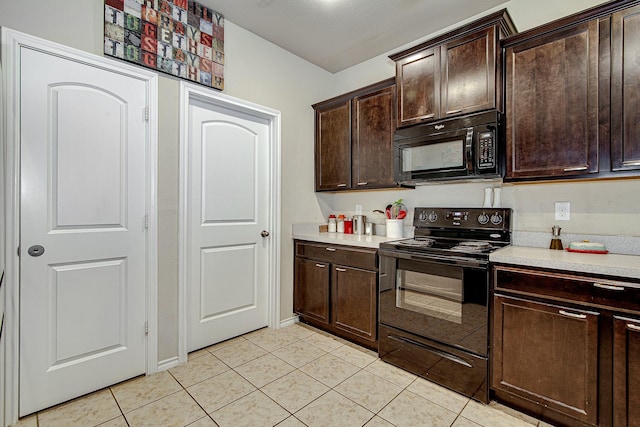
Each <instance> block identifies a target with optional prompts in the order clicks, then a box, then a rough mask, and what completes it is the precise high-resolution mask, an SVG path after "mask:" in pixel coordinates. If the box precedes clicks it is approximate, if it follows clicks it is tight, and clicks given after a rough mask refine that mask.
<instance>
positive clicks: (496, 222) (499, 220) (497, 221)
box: [491, 212, 502, 225]
mask: <svg viewBox="0 0 640 427" xmlns="http://www.w3.org/2000/svg"><path fill="white" fill-rule="evenodd" d="M501 223H502V216H501V215H500V214H499V213H498V212H496V213H494V214H493V215H491V224H493V225H499V224H501Z"/></svg>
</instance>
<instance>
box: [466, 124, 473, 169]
mask: <svg viewBox="0 0 640 427" xmlns="http://www.w3.org/2000/svg"><path fill="white" fill-rule="evenodd" d="M465 152H466V155H467V171H468V173H469V174H473V173H474V171H475V167H474V161H473V128H469V129H467V137H466V140H465Z"/></svg>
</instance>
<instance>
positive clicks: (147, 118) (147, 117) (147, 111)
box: [144, 105, 149, 122]
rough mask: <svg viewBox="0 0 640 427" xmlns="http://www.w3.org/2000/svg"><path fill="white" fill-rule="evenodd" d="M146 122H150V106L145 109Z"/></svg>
mask: <svg viewBox="0 0 640 427" xmlns="http://www.w3.org/2000/svg"><path fill="white" fill-rule="evenodd" d="M144 121H145V122H148V121H149V106H148V105H147V106H146V107H144Z"/></svg>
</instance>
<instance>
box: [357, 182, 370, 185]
mask: <svg viewBox="0 0 640 427" xmlns="http://www.w3.org/2000/svg"><path fill="white" fill-rule="evenodd" d="M367 184H368V182H359V183H358V185H367Z"/></svg>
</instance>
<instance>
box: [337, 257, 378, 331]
mask: <svg viewBox="0 0 640 427" xmlns="http://www.w3.org/2000/svg"><path fill="white" fill-rule="evenodd" d="M377 291H378V287H377V273H376V272H375V271H366V270H360V269H357V268H352V267H347V266H340V265H336V266H334V267H333V271H332V287H331V292H332V295H331V302H332V310H333V315H332V323H333V325H334V326H335V327H336V328H337V329H340V330H341V331H344V332H347V333H349V334H353V335H357V336H359V337H362V338H363V339H365V340H368V341H372V342H375V341H376V329H377V316H376V311H377V304H376V302H377V301H378V298H377V297H378V295H377Z"/></svg>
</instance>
